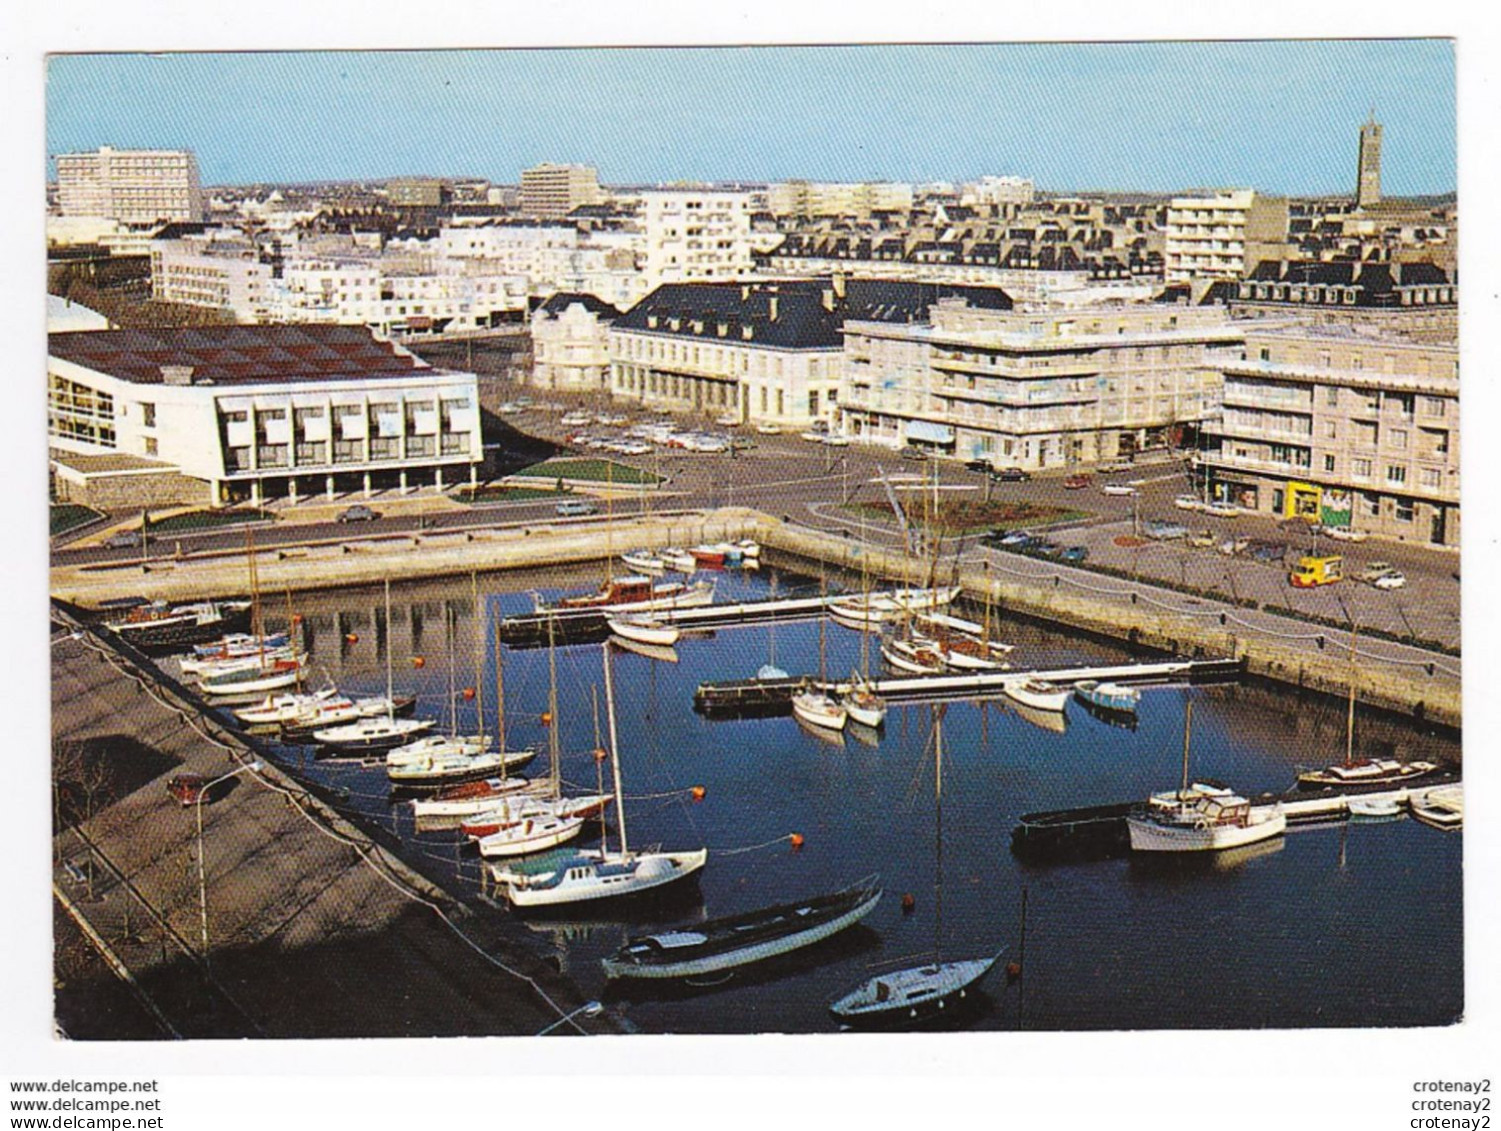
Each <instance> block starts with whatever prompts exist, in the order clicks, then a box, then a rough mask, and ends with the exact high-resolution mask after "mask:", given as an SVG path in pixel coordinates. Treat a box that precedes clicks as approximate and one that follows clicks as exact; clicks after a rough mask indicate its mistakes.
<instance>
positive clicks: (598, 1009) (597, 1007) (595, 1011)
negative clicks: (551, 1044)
mask: <svg viewBox="0 0 1501 1131" xmlns="http://www.w3.org/2000/svg"><path fill="white" fill-rule="evenodd" d="M604 1011H605V1007H604V1006H603V1005H601V1004H600V1003H599V1002H597V1001H586V1002H584V1004H583V1005H581V1006H579V1007H578V1008H577V1009H575V1010H573V1011H572V1012H571V1013H565V1014H563V1016H562V1017H559V1018H558V1019H557V1020H556V1021H554V1022H553V1023H552V1024H551V1025H548V1026H547V1027H546V1028H544V1029H539V1030H537V1036H539V1037H545V1036H547V1034H548V1033H551V1032H552V1031H553V1030H554V1029H556V1028H557V1027H558V1026H559V1025H562V1024H564V1023H565V1022H568V1021H572V1020H573V1019H574V1018H575V1017H577V1016H579V1014H583V1015H584V1016H585V1017H598V1016H599V1015H600V1014H601V1013H603V1012H604Z"/></svg>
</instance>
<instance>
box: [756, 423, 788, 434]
mask: <svg viewBox="0 0 1501 1131" xmlns="http://www.w3.org/2000/svg"><path fill="white" fill-rule="evenodd" d="M756 431H757V432H759V433H761V435H763V436H780V435H781V434H782V430H781V429H780V428H778V427H777V426H776V425H775V424H757V425H756Z"/></svg>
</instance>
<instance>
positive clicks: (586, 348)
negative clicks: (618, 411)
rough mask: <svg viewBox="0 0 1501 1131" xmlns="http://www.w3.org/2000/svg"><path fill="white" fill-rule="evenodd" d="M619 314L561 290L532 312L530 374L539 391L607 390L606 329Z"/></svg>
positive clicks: (585, 296) (590, 297)
mask: <svg viewBox="0 0 1501 1131" xmlns="http://www.w3.org/2000/svg"><path fill="white" fill-rule="evenodd" d="M619 317H620V311H619V310H617V309H616V308H615V307H613V306H611V305H610V304H609V303H607V302H602V301H601V300H600V299H598V298H596V297H595V296H594V295H592V294H570V293H567V292H560V293H558V294H555V295H553V296H551V297H550V298H549V299H548V300H547V301H546V302H544V303H543V304H542V305H541V306H539V307H538V308H537V309H536V310H535V311H534V312H533V313H532V371H531V376H530V378H529V383H530V384H532V385H535V386H536V387H537V388H539V389H550V390H555V391H556V390H566V391H568V392H575V393H601V392H603V393H607V392H609V391H610V327H611V326H612V325H613V324H614V323H615V321H616V320H617V319H618V318H619Z"/></svg>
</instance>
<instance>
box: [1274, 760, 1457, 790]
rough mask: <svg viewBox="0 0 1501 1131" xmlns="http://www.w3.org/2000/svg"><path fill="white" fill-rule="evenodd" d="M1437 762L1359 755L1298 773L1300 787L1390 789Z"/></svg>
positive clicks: (1430, 769) (1433, 767)
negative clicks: (1362, 756)
mask: <svg viewBox="0 0 1501 1131" xmlns="http://www.w3.org/2000/svg"><path fill="white" fill-rule="evenodd" d="M1438 769H1439V764H1438V763H1437V762H1424V761H1414V762H1404V761H1401V760H1399V759H1396V758H1361V759H1357V760H1355V761H1352V762H1346V763H1344V764H1337V765H1333V766H1326V767H1325V768H1323V769H1321V770H1303V771H1301V772H1300V773H1299V774H1298V788H1299V789H1323V788H1325V787H1326V786H1338V787H1339V788H1341V789H1344V790H1347V791H1348V790H1350V789H1352V788H1360V789H1391V788H1395V787H1397V786H1402V785H1407V784H1409V783H1411V782H1415V781H1417V780H1418V779H1420V778H1425V777H1428V776H1429V775H1431V774H1433V773H1435V772H1437V770H1438Z"/></svg>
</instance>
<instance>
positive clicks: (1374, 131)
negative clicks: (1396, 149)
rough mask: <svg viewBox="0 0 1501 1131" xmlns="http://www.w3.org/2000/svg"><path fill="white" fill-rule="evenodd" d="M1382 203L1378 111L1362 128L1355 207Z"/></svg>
mask: <svg viewBox="0 0 1501 1131" xmlns="http://www.w3.org/2000/svg"><path fill="white" fill-rule="evenodd" d="M1380 203H1381V125H1380V123H1379V122H1377V121H1376V111H1375V108H1374V107H1373V108H1372V110H1371V117H1370V120H1369V121H1367V122H1366V124H1365V125H1363V126H1361V127H1360V172H1359V174H1358V178H1357V180H1356V182H1355V207H1356V208H1369V207H1370V206H1371V205H1373V204H1380Z"/></svg>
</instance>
